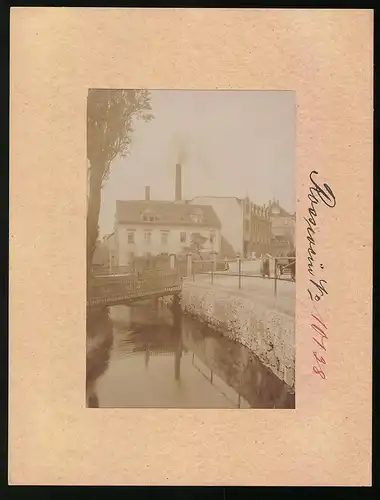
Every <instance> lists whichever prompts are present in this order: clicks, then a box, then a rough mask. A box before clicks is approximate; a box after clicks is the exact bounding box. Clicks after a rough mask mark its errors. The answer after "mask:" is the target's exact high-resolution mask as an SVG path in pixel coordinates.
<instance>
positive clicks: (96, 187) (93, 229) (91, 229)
mask: <svg viewBox="0 0 380 500" xmlns="http://www.w3.org/2000/svg"><path fill="white" fill-rule="evenodd" d="M103 170H104V169H103V168H99V166H96V167H91V169H90V192H89V200H88V207H87V282H88V281H89V278H90V277H91V274H92V264H93V258H94V252H95V248H96V241H97V239H98V233H99V227H98V223H99V212H100V200H101V190H102V175H101V172H103Z"/></svg>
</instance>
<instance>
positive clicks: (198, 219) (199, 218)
mask: <svg viewBox="0 0 380 500" xmlns="http://www.w3.org/2000/svg"><path fill="white" fill-rule="evenodd" d="M190 219H191V220H192V221H193V222H195V223H202V222H203V217H202V215H200V214H191V215H190Z"/></svg>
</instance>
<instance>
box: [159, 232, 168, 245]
mask: <svg viewBox="0 0 380 500" xmlns="http://www.w3.org/2000/svg"><path fill="white" fill-rule="evenodd" d="M168 236H169V232H168V231H162V232H161V244H162V245H167V244H168Z"/></svg>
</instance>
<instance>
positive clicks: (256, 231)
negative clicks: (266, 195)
mask: <svg viewBox="0 0 380 500" xmlns="http://www.w3.org/2000/svg"><path fill="white" fill-rule="evenodd" d="M271 240H272V222H271V219H270V216H269V209H268V207H265V205H264V206H260V205H256V204H253V205H252V208H251V240H250V252H251V253H254V254H255V255H256V256H257V257H260V256H261V255H262V254H265V253H269V251H270V245H271Z"/></svg>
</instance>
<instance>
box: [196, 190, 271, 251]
mask: <svg viewBox="0 0 380 500" xmlns="http://www.w3.org/2000/svg"><path fill="white" fill-rule="evenodd" d="M189 203H197V204H202V205H203V204H208V205H211V206H212V207H213V209H214V210H215V212H216V214H217V216H218V217H219V219H220V221H221V224H222V254H223V257H231V258H234V257H236V255H237V254H240V255H241V256H242V257H246V258H247V257H251V256H252V253H259V254H260V253H262V252H264V251H266V249H267V248H268V246H269V244H270V241H271V229H270V228H271V221H270V217H269V215H268V212H267V211H265V207H260V206H258V205H255V204H254V203H252V202H251V200H250V199H249V198H248V197H245V198H237V197H233V196H230V197H228V196H203V197H202V196H197V197H196V198H193V200H191V201H189Z"/></svg>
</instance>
